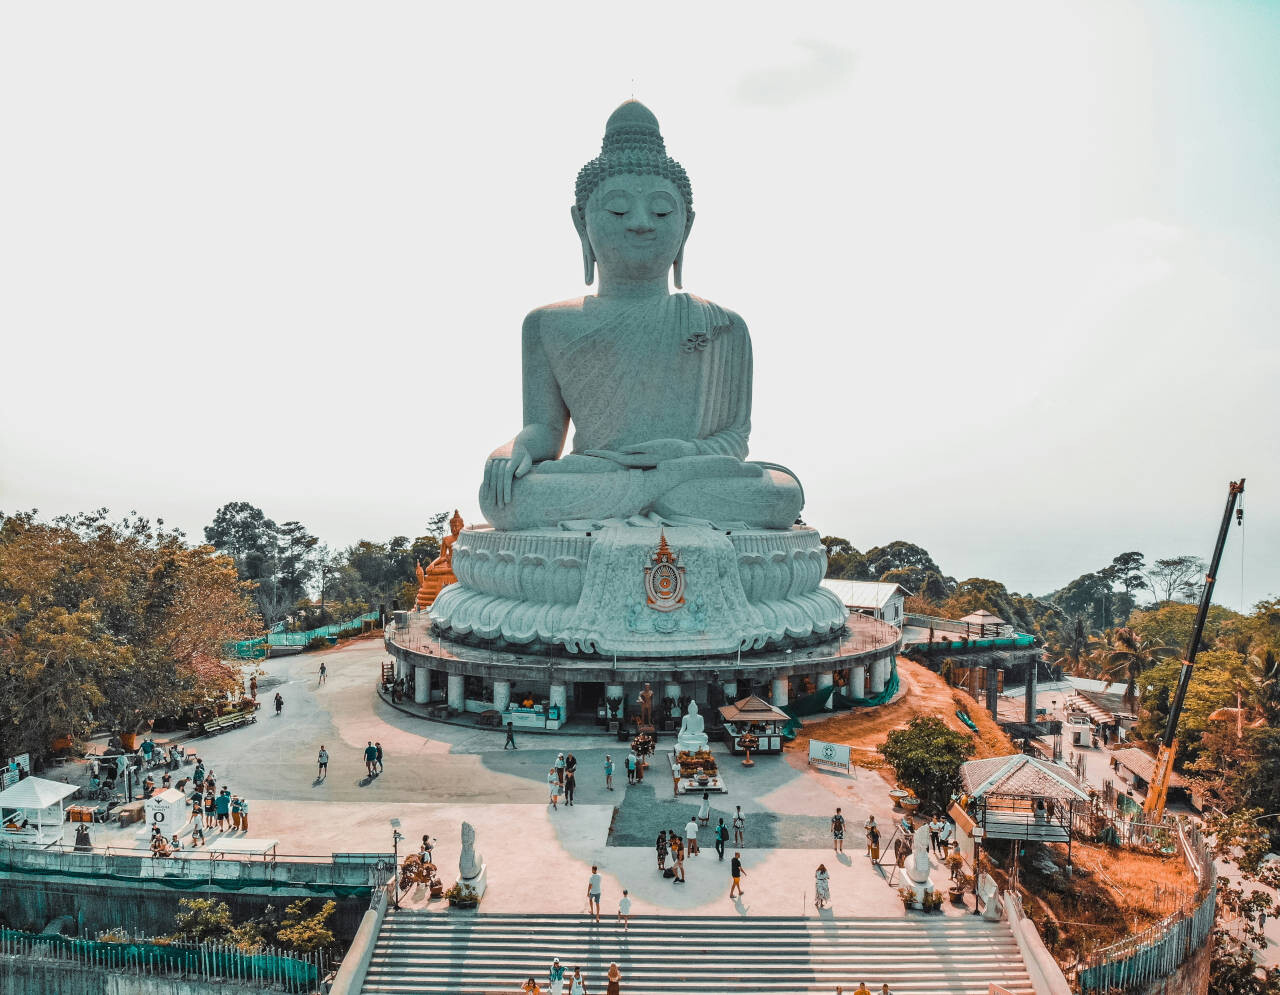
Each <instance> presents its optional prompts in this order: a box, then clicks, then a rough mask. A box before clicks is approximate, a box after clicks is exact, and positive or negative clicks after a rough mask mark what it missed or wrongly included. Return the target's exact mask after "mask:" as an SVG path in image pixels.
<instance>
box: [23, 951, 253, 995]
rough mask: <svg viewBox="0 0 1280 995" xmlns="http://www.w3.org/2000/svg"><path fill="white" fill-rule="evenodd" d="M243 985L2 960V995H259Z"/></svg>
mask: <svg viewBox="0 0 1280 995" xmlns="http://www.w3.org/2000/svg"><path fill="white" fill-rule="evenodd" d="M267 991H269V989H266V988H255V987H253V986H252V985H246V984H245V983H244V982H243V981H237V982H235V983H231V982H226V983H224V984H214V983H209V982H203V981H186V980H183V979H181V978H166V977H164V976H161V975H138V974H114V973H110V972H107V971H103V970H102V969H100V968H94V967H86V966H84V965H82V964H64V963H61V962H59V961H48V960H40V959H36V958H29V957H12V956H4V957H0V995H256V993H258V992H267Z"/></svg>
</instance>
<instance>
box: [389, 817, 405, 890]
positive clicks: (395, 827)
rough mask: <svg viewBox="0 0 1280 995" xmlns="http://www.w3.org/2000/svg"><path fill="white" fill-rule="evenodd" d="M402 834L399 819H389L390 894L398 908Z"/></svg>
mask: <svg viewBox="0 0 1280 995" xmlns="http://www.w3.org/2000/svg"><path fill="white" fill-rule="evenodd" d="M402 839H404V836H403V835H401V833H400V820H399V819H392V820H391V894H392V902H391V903H392V905H394V906H395V907H396V909H399V908H400V841H401V840H402Z"/></svg>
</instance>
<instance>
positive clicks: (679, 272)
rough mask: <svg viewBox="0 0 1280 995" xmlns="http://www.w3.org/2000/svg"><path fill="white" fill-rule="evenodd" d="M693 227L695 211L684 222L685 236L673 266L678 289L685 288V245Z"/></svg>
mask: <svg viewBox="0 0 1280 995" xmlns="http://www.w3.org/2000/svg"><path fill="white" fill-rule="evenodd" d="M692 227H693V212H692V211H690V212H689V220H688V221H686V222H685V223H684V238H683V239H682V240H681V242H680V251H679V252H677V253H676V261H675V262H674V263H672V265H671V268H672V270H674V272H675V284H676V290H683V289H684V247H685V245H687V244H688V242H689V229H690V228H692Z"/></svg>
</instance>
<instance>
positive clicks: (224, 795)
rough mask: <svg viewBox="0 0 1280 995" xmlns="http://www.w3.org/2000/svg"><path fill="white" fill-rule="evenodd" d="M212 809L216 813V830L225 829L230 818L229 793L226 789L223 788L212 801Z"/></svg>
mask: <svg viewBox="0 0 1280 995" xmlns="http://www.w3.org/2000/svg"><path fill="white" fill-rule="evenodd" d="M213 808H214V811H215V812H217V813H218V829H219V830H224V829H226V828H227V821H228V820H229V819H230V818H231V792H230V791H229V790H228V789H227V788H223V789H222V790H221V791H220V792H219V793H218V797H217V798H215V799H214V800H213Z"/></svg>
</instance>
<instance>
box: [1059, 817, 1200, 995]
mask: <svg viewBox="0 0 1280 995" xmlns="http://www.w3.org/2000/svg"><path fill="white" fill-rule="evenodd" d="M1160 828H1164V827H1160ZM1175 832H1176V835H1177V839H1178V844H1179V846H1181V848H1182V852H1183V855H1184V856H1185V857H1186V860H1187V863H1188V864H1189V865H1190V867H1191V870H1192V872H1193V873H1194V874H1195V876H1196V879H1197V881H1198V882H1199V887H1198V888H1197V890H1196V893H1195V894H1194V895H1192V896H1189V897H1188V900H1187V901H1186V902H1185V903H1184V904H1183V905H1182V907H1181V908H1179V909H1178V910H1177V911H1176V912H1174V913H1173V914H1172V915H1169V916H1166V917H1165V918H1164V919H1162V920H1161V921H1160V922H1158V923H1156V924H1155V925H1154V926H1151V927H1150V928H1148V929H1145V930H1143V931H1142V932H1141V933H1137V934H1135V935H1134V936H1129V937H1125V939H1123V940H1121V941H1119V942H1118V943H1113V944H1111V945H1110V946H1106V947H1100V948H1099V949H1097V950H1094V951H1093V952H1092V953H1090V954H1087V955H1086V956H1085V957H1083V958H1081V960H1080V962H1079V963H1077V964H1076V965H1075V966H1074V967H1073V968H1071V969H1070V970H1069V971H1067V972H1066V973H1067V977H1068V978H1071V979H1073V980H1074V981H1075V982H1076V984H1077V985H1078V990H1079V991H1080V992H1081V993H1082V995H1090V993H1098V995H1110V993H1112V992H1125V991H1132V990H1134V989H1136V988H1141V987H1143V986H1144V985H1148V984H1151V983H1152V982H1155V981H1159V980H1161V979H1164V978H1167V977H1169V975H1171V974H1172V973H1173V972H1174V971H1176V970H1177V969H1178V968H1179V967H1180V966H1181V965H1182V964H1183V963H1184V962H1185V961H1186V960H1187V959H1188V958H1189V957H1190V956H1191V955H1192V954H1194V953H1196V952H1197V951H1199V950H1201V949H1203V948H1204V946H1205V944H1206V943H1207V942H1208V938H1209V934H1210V932H1212V930H1213V919H1214V911H1215V907H1216V903H1217V891H1218V871H1217V867H1216V866H1215V865H1214V862H1213V859H1212V857H1211V856H1210V854H1209V852H1208V848H1207V847H1206V846H1205V842H1204V838H1203V837H1202V836H1201V834H1200V830H1199V828H1198V827H1196V826H1192V825H1189V824H1187V823H1179V824H1178V825H1177V827H1176V830H1175Z"/></svg>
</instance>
